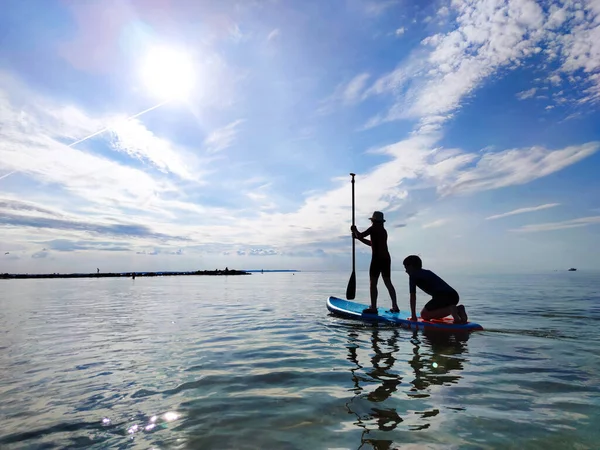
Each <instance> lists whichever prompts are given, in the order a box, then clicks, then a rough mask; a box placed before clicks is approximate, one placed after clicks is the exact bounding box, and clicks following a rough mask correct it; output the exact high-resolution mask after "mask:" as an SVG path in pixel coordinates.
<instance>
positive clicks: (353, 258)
mask: <svg viewBox="0 0 600 450" xmlns="http://www.w3.org/2000/svg"><path fill="white" fill-rule="evenodd" d="M350 176H352V226H354V225H355V223H354V177H355V174H353V173H351V174H350ZM355 246H356V239H355V238H354V235H352V273H355V265H356V257H355V251H354V248H355Z"/></svg>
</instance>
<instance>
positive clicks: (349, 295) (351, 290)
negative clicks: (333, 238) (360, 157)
mask: <svg viewBox="0 0 600 450" xmlns="http://www.w3.org/2000/svg"><path fill="white" fill-rule="evenodd" d="M350 176H352V226H354V177H355V176H356V174H354V173H351V174H350ZM355 244H356V242H355V239H354V235H352V275H350V280H349V281H348V287H347V288H346V299H347V300H354V297H355V296H356V271H355V256H354V246H355Z"/></svg>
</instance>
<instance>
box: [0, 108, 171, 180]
mask: <svg viewBox="0 0 600 450" xmlns="http://www.w3.org/2000/svg"><path fill="white" fill-rule="evenodd" d="M170 101H171V99H168V100H165V101H164V102H160V103H158V104H157V105H154V106H152V107H150V108H148V109H145V110H143V111H142V112H139V113H137V114H134V115H133V116H131V117H128V118H127V119H125V120H126V121H127V120H131V119H135V118H136V117H140V116H141V115H142V114H146V113H147V112H150V111H152V110H154V109H156V108H160V107H161V106H163V105H164V104H166V103H168V102H170ZM108 129H109V127H106V128H103V129H101V130H100V131H96V132H95V133H93V134H90V135H89V136H86V137H84V138H83V139H79V140H78V141H75V142H73V143H71V144H69V145H68V146H67V147H73V146H75V145H77V144H81V143H82V142H83V141H87V140H88V139H90V138H93V137H94V136H98V135H99V134H101V133H104V132H105V131H107V130H108ZM14 173H17V171H16V170H13V171H12V172H9V173H7V174H5V175H2V176H1V177H0V180H3V179H4V178H7V177H10V176H11V175H12V174H14Z"/></svg>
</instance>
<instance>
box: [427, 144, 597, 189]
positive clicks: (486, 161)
mask: <svg viewBox="0 0 600 450" xmlns="http://www.w3.org/2000/svg"><path fill="white" fill-rule="evenodd" d="M599 148H600V143H599V142H590V143H587V144H583V145H574V146H570V147H566V148H564V149H561V150H548V149H546V148H543V147H531V148H524V149H511V150H505V151H501V152H490V153H485V154H483V155H482V156H481V157H480V158H479V160H478V161H477V163H476V164H475V165H474V166H473V167H469V168H465V169H463V170H460V171H457V172H456V173H453V174H451V175H450V176H448V177H446V179H443V180H441V183H440V184H439V185H438V192H440V193H441V194H442V195H449V194H466V193H473V192H477V191H483V190H489V189H497V188H501V187H506V186H515V185H521V184H526V183H528V182H530V181H533V180H536V179H538V178H541V177H544V176H547V175H550V174H551V173H554V172H557V171H559V170H561V169H564V168H565V167H567V166H569V165H571V164H574V163H576V162H578V161H581V160H582V159H584V158H586V157H588V156H590V155H592V154H593V153H595V152H596V151H598V149H599Z"/></svg>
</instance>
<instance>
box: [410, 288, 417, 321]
mask: <svg viewBox="0 0 600 450" xmlns="http://www.w3.org/2000/svg"><path fill="white" fill-rule="evenodd" d="M410 312H411V314H412V317H411V318H410V319H411V320H417V294H410Z"/></svg>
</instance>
